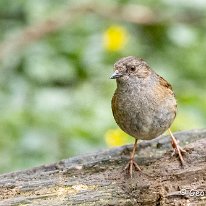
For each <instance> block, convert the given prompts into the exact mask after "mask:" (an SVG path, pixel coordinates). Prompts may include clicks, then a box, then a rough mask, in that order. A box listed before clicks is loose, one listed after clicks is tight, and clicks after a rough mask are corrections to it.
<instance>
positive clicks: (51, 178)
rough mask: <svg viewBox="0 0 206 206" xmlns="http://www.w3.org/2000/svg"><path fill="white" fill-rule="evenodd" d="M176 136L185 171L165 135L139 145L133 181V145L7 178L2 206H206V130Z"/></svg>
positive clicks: (1, 187) (2, 182)
mask: <svg viewBox="0 0 206 206" xmlns="http://www.w3.org/2000/svg"><path fill="white" fill-rule="evenodd" d="M175 135H176V137H177V139H179V140H180V142H181V145H183V146H184V145H186V144H187V146H186V147H185V149H186V150H187V154H185V155H184V158H185V166H184V168H182V167H181V166H180V163H179V161H178V159H177V158H176V156H172V155H171V154H172V151H171V149H169V148H171V146H170V138H169V137H167V136H165V137H160V138H157V139H155V140H152V141H148V142H145V141H144V142H141V143H140V144H139V147H138V152H137V157H136V160H137V162H138V164H139V165H140V167H141V168H142V172H134V176H133V178H132V179H131V178H129V177H128V175H127V173H126V172H125V171H123V168H124V166H125V164H126V163H127V161H128V158H129V153H130V151H131V148H132V146H131V145H129V146H128V145H127V146H123V147H119V148H114V149H110V150H105V151H101V152H97V153H94V154H87V155H83V156H78V157H74V158H70V159H67V160H62V161H60V162H58V163H55V164H51V165H46V166H45V165H44V166H41V167H37V168H33V169H30V170H26V171H20V172H14V173H10V174H4V175H1V176H0V205H2V206H7V205H21V206H23V205H146V206H150V205H168V206H169V205H206V138H205V137H206V130H192V131H185V132H179V133H176V134H175ZM166 150H167V151H168V150H169V151H168V152H166V153H165V151H166ZM181 193H184V194H181Z"/></svg>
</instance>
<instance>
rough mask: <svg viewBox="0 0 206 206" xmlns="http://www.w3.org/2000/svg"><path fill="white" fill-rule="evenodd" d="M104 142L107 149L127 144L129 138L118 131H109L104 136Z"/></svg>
mask: <svg viewBox="0 0 206 206" xmlns="http://www.w3.org/2000/svg"><path fill="white" fill-rule="evenodd" d="M105 141H106V144H107V145H108V146H109V147H114V146H121V145H124V144H127V143H129V136H128V135H127V134H126V133H124V132H123V131H122V130H120V129H110V130H108V131H107V132H106V134H105Z"/></svg>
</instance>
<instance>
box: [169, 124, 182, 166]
mask: <svg viewBox="0 0 206 206" xmlns="http://www.w3.org/2000/svg"><path fill="white" fill-rule="evenodd" d="M168 132H169V134H170V136H171V138H172V142H171V144H172V147H173V148H174V149H175V153H177V154H178V155H179V158H180V162H181V164H182V165H184V159H183V157H182V153H186V151H185V150H184V149H182V148H181V147H180V146H179V145H178V142H177V140H176V139H175V137H174V135H173V134H172V132H171V130H170V128H169V129H168Z"/></svg>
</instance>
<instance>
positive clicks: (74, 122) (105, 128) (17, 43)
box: [0, 0, 206, 173]
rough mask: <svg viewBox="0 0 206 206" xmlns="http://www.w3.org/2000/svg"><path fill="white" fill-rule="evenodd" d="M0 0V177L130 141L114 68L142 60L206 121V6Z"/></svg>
mask: <svg viewBox="0 0 206 206" xmlns="http://www.w3.org/2000/svg"><path fill="white" fill-rule="evenodd" d="M136 2H137V1H134V0H133V1H132V0H119V1H109V0H106V1H104V2H103V1H102V2H101V1H88V0H84V1H78V4H77V2H75V1H69V0H58V1H57V0H56V1H55V0H44V1H42V0H16V1H14V0H1V1H0V31H1V32H0V68H1V70H0V72H1V73H0V87H1V89H0V172H1V173H3V172H9V171H14V170H20V169H23V168H29V167H33V166H38V165H41V164H44V163H51V162H55V161H57V160H60V159H63V158H68V157H70V156H73V155H77V154H83V153H87V152H91V151H97V150H99V149H103V148H107V147H111V146H118V145H122V144H126V143H132V142H133V138H131V137H128V136H127V135H126V134H124V133H123V132H121V131H120V130H119V129H118V127H117V125H116V124H115V121H114V119H113V117H112V113H111V108H110V100H111V97H112V94H113V92H114V89H115V86H116V84H115V81H112V80H110V79H109V77H110V75H111V73H112V70H113V64H114V62H115V61H116V60H117V59H119V58H121V57H123V56H128V55H134V56H139V57H142V58H144V59H145V60H146V61H147V62H148V63H149V64H150V65H151V66H152V68H153V69H154V70H155V71H156V72H158V73H159V74H160V75H162V76H163V77H164V78H166V79H167V80H169V82H170V83H171V84H172V85H173V89H174V91H175V93H176V97H177V100H178V114H177V118H176V120H175V122H174V124H173V127H172V130H173V131H177V130H185V129H193V128H203V127H205V123H206V93H205V89H206V83H205V81H206V68H205V67H206V57H205V55H206V18H205V14H206V1H201V0H199V1H191V0H189V1H188V0H187V1H186V0H179V1H174V0H158V1H151V0H146V1H145V0H141V1H138V4H137V3H136Z"/></svg>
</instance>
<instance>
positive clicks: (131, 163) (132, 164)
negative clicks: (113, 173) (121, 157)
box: [124, 159, 141, 178]
mask: <svg viewBox="0 0 206 206" xmlns="http://www.w3.org/2000/svg"><path fill="white" fill-rule="evenodd" d="M133 167H134V169H135V170H136V171H141V168H140V167H139V165H138V164H137V163H136V162H135V160H134V159H130V160H129V162H128V163H127V165H126V166H125V168H124V170H128V172H129V175H130V177H131V178H132V172H133Z"/></svg>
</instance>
